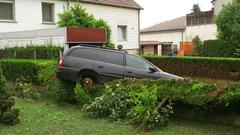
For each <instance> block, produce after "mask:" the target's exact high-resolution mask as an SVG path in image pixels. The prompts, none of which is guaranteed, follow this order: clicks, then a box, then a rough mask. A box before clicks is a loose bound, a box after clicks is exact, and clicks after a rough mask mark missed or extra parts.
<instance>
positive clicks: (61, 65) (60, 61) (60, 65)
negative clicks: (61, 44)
mask: <svg viewBox="0 0 240 135" xmlns="http://www.w3.org/2000/svg"><path fill="white" fill-rule="evenodd" d="M63 62H64V59H63V57H61V58H60V60H59V63H58V65H57V66H58V67H59V68H60V67H63Z"/></svg>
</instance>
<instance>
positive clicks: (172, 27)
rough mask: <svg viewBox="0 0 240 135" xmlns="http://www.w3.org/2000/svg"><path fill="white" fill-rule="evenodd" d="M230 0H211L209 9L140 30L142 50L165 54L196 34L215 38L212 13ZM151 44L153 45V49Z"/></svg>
mask: <svg viewBox="0 0 240 135" xmlns="http://www.w3.org/2000/svg"><path fill="white" fill-rule="evenodd" d="M231 1H232V0H213V1H212V3H213V5H214V8H213V9H212V10H210V11H204V12H199V13H191V14H187V15H186V17H179V18H176V19H173V20H170V21H166V22H161V23H159V24H157V25H154V26H151V27H149V28H146V29H143V30H141V39H140V40H141V43H143V44H142V45H141V46H142V52H143V53H146V54H159V55H162V54H163V55H167V54H169V53H172V52H173V50H175V49H174V46H176V45H177V48H178V49H179V48H180V43H181V42H192V39H193V38H194V37H196V36H199V37H200V38H201V40H210V39H216V35H217V26H216V24H215V23H214V15H216V14H217V13H219V11H220V10H221V8H222V6H223V5H225V4H227V3H229V2H231ZM146 42H149V43H153V42H154V43H156V42H159V44H158V45H156V44H154V45H153V44H146ZM166 44H168V46H166ZM153 46H155V51H153V50H154V48H153ZM156 46H157V47H156ZM156 48H158V51H156Z"/></svg>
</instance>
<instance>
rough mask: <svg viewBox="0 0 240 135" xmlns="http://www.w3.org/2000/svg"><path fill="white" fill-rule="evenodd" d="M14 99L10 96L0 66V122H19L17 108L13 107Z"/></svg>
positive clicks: (12, 123)
mask: <svg viewBox="0 0 240 135" xmlns="http://www.w3.org/2000/svg"><path fill="white" fill-rule="evenodd" d="M14 104H15V100H14V99H13V98H11V97H10V94H9V91H8V87H7V82H6V80H5V78H4V76H3V74H2V69H1V66H0V122H2V123H5V124H9V125H14V124H17V123H18V122H19V118H18V116H19V110H18V109H13V108H12V107H13V106H14Z"/></svg>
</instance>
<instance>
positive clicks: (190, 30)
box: [184, 24, 217, 41]
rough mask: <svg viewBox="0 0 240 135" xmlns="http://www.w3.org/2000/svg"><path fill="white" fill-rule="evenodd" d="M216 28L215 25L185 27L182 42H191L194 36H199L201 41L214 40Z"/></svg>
mask: <svg viewBox="0 0 240 135" xmlns="http://www.w3.org/2000/svg"><path fill="white" fill-rule="evenodd" d="M216 35H217V26H216V25H215V24H208V25H199V26H187V27H186V31H185V36H184V41H192V39H193V38H194V37H196V36H199V37H200V38H201V40H202V41H203V40H209V39H216V38H217V37H216Z"/></svg>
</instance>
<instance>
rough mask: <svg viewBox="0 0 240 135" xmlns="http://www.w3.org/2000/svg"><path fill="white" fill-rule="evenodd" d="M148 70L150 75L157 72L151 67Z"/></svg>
mask: <svg viewBox="0 0 240 135" xmlns="http://www.w3.org/2000/svg"><path fill="white" fill-rule="evenodd" d="M149 70H150V71H151V73H154V72H156V71H157V69H156V68H153V67H149Z"/></svg>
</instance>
